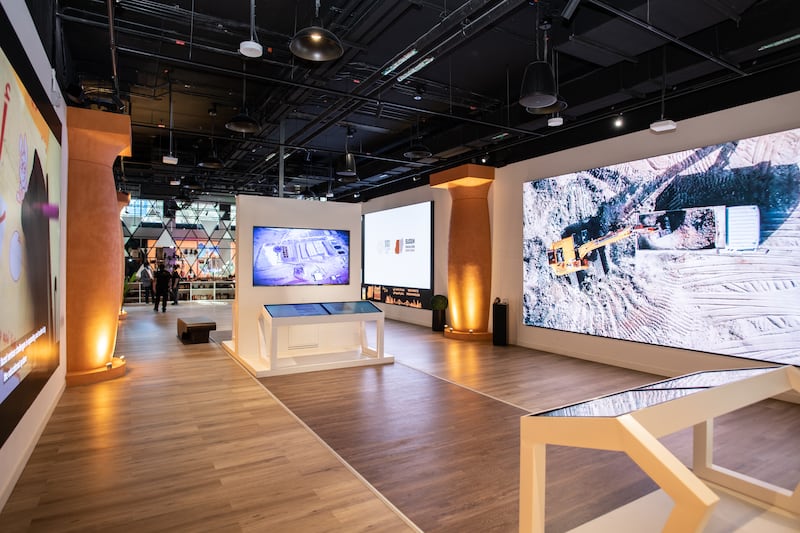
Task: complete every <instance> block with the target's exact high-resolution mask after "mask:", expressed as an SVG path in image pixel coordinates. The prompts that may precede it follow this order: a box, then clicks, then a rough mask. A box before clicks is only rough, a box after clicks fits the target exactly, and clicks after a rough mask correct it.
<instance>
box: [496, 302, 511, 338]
mask: <svg viewBox="0 0 800 533" xmlns="http://www.w3.org/2000/svg"><path fill="white" fill-rule="evenodd" d="M492 344H494V345H495V346H505V345H507V344H508V304H501V303H496V304H492Z"/></svg>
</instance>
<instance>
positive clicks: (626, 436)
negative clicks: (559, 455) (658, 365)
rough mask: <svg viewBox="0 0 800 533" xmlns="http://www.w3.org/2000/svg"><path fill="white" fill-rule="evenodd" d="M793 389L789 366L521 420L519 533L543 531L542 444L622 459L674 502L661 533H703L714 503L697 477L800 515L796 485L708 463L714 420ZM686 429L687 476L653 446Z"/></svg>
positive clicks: (702, 378)
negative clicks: (617, 454)
mask: <svg viewBox="0 0 800 533" xmlns="http://www.w3.org/2000/svg"><path fill="white" fill-rule="evenodd" d="M792 390H794V391H800V369H798V368H796V367H793V366H785V367H772V368H751V369H743V370H718V371H710V372H698V373H695V374H689V375H686V376H682V377H678V378H674V379H669V380H666V381H660V382H658V383H654V384H651V385H647V386H645V387H640V388H637V389H632V390H628V391H624V392H620V393H617V394H612V395H610V396H605V397H603V398H598V399H596V400H591V401H588V402H582V403H578V404H575V405H571V406H568V407H563V408H560V409H555V410H552V411H545V412H542V413H537V414H532V415H527V416H523V417H522V419H521V428H520V429H521V437H520V438H521V448H520V506H519V507H520V521H519V523H520V525H519V530H520V532H524V533H530V532H537V533H543V532H544V523H545V520H544V509H545V506H544V500H545V496H544V491H545V461H546V456H545V448H546V445H547V444H554V445H561V446H575V447H579V448H594V449H598V450H612V451H621V452H625V453H626V454H628V456H629V457H630V458H631V459H633V461H634V462H635V463H636V464H637V465H639V467H640V468H641V469H642V470H643V471H644V472H645V473H646V474H647V475H648V476H650V477H651V478H652V479H653V481H655V482H656V483H657V484H658V485H659V486H660V487H661V489H663V491H664V492H665V493H666V494H667V495H669V496H670V497H671V498H672V500H673V501H674V503H675V505H674V507H673V508H672V512H671V513H670V515H669V517H668V519H667V523H666V525H665V526H664V528H663V530H662V531H664V532H669V533H688V532H695V531H702V530H703V527H704V526H705V524H706V522H707V521H708V518H709V516H710V515H711V512H712V510H713V508H714V506H715V505H716V504H717V502H718V501H719V497H718V496H717V495H716V494H715V493H714V492H712V491H711V489H710V488H708V487H707V486H706V484H705V483H703V482H702V481H701V480H700V479H699V478H703V479H706V480H708V481H710V482H713V483H716V484H717V485H720V486H722V487H726V488H729V489H731V490H733V491H734V492H738V493H740V494H745V495H747V496H749V497H751V498H755V499H757V500H760V501H762V502H767V503H769V504H770V505H774V506H776V507H779V508H781V509H784V510H787V511H790V512H792V513H795V514H798V513H800V490H799V489H800V485H799V486H798V487H796V488H795V489H794V490H793V491H792V490H786V489H784V488H782V487H778V486H776V485H772V484H770V483H767V482H765V481H760V480H757V479H753V478H751V477H748V476H745V475H743V474H740V473H738V472H734V471H732V470H728V469H725V468H722V467H720V466H717V465H715V464H714V462H713V457H712V455H713V454H712V451H713V420H714V418H716V417H718V416H720V415H723V414H725V413H729V412H731V411H735V410H737V409H740V408H742V407H746V406H748V405H751V404H754V403H756V402H759V401H761V400H765V399H767V398H771V397H773V396H776V395H778V394H782V393H784V392H789V391H792ZM692 426H693V427H694V464H693V466H692V470H689V468H687V467H686V466H685V465H684V464H683V463H681V462H680V461H679V460H678V459H677V458H676V457H675V456H674V455H672V453H670V451H669V450H668V449H667V448H665V447H664V445H663V444H661V442H660V441H659V440H658V439H659V438H660V437H663V436H664V435H669V434H671V433H674V432H676V431H678V430H681V429H684V428H688V427H692ZM597 490H602V487H597Z"/></svg>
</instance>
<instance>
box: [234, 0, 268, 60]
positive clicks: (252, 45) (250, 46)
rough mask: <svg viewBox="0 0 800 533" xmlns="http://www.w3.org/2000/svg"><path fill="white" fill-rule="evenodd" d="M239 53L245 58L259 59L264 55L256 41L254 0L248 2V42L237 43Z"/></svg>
mask: <svg viewBox="0 0 800 533" xmlns="http://www.w3.org/2000/svg"><path fill="white" fill-rule="evenodd" d="M239 53H240V54H242V55H243V56H245V57H261V54H263V53H264V49H263V48H262V47H261V45H260V44H258V42H257V41H256V0H251V2H250V40H249V41H242V42H241V43H239Z"/></svg>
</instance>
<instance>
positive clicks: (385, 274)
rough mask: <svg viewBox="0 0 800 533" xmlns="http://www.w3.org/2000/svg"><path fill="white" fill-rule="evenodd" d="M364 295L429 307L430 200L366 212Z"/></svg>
mask: <svg viewBox="0 0 800 533" xmlns="http://www.w3.org/2000/svg"><path fill="white" fill-rule="evenodd" d="M363 221H364V231H363V235H364V246H363V250H364V254H363V257H364V268H363V272H364V282H363V284H362V293H363V297H364V298H365V299H367V300H373V301H377V302H383V303H387V304H393V305H402V306H406V307H412V308H417V309H430V301H431V296H432V295H433V202H422V203H418V204H411V205H405V206H402V207H396V208H393V209H385V210H383V211H376V212H373V213H366V214H365V215H364V217H363Z"/></svg>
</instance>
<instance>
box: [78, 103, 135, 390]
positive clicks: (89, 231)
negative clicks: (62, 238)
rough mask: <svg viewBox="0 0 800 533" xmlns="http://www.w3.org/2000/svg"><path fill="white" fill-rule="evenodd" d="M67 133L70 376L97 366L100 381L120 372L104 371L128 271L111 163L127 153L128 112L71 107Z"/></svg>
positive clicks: (128, 150)
mask: <svg viewBox="0 0 800 533" xmlns="http://www.w3.org/2000/svg"><path fill="white" fill-rule="evenodd" d="M67 134H68V136H69V175H70V178H71V179H70V180H69V183H68V188H67V212H68V213H67V217H68V220H69V223H68V224H67V242H69V243H72V246H71V247H70V249H69V250H68V253H67V256H66V261H67V268H66V270H67V279H66V297H67V309H66V339H67V343H66V344H67V346H66V352H67V383H68V384H70V383H71V382H73V381H71V379H72V378H73V377H75V378H76V380H78V381H80V380H81V379H83V377H82V376H85V375H87V373H91V372H94V371H95V370H99V371H100V372H98V373H97V374H96V377H93V378H92V379H93V380H95V381H97V380H100V379H108V378H105V376H111V375H112V374H113V375H119V374H121V372H120V373H111V372H105V370H106V363H108V362H110V361H111V358H112V356H113V354H114V346H115V344H116V338H117V327H118V325H119V306H120V302H121V301H122V272H123V264H122V261H123V252H122V239H121V233H120V224H119V209H120V202H121V200H123V199H122V198H120V196H119V195H117V191H116V186H115V184H114V173H113V171H112V168H111V167H112V165H113V163H114V159H115V158H116V157H117V156H118V155H126V154H127V155H129V154H130V138H131V124H130V116H127V115H117V114H114V113H104V112H102V111H94V110H90V109H81V108H76V107H69V108H67ZM76 243H79V244H76ZM98 258H101V259H98ZM122 370H124V368H122ZM78 378H80V379H78ZM88 379H89V378H86V380H88ZM74 382H75V383H76V384H77V381H74ZM83 382H88V381H83Z"/></svg>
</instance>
